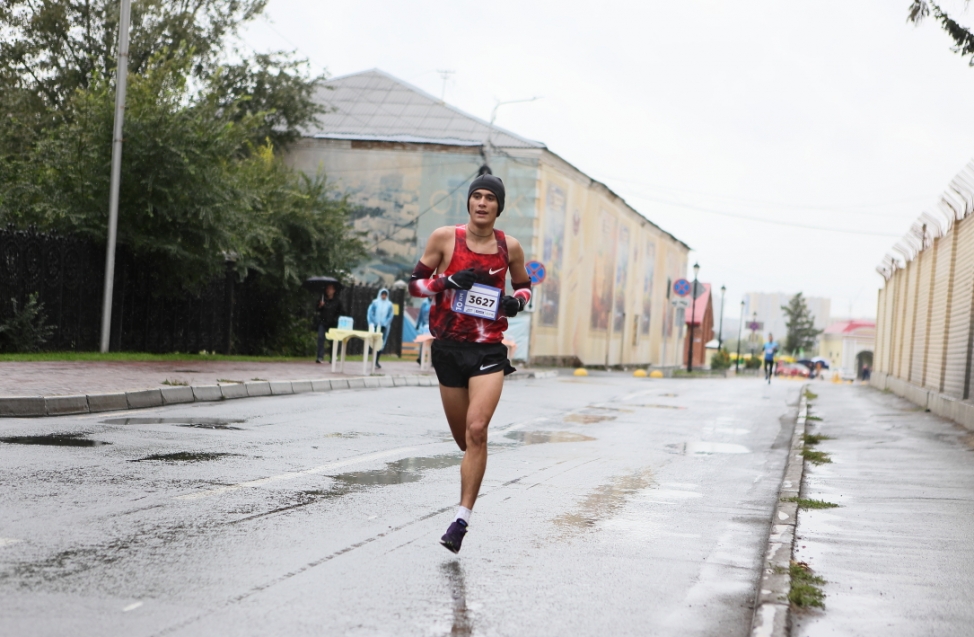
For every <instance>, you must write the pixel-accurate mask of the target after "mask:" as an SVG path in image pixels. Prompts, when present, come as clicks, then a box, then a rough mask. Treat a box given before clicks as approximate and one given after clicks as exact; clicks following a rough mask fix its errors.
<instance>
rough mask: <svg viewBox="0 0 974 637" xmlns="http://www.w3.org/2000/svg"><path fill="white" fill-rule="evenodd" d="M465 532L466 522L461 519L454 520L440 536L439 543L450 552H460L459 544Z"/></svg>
mask: <svg viewBox="0 0 974 637" xmlns="http://www.w3.org/2000/svg"><path fill="white" fill-rule="evenodd" d="M466 534H467V523H466V522H464V521H463V520H454V521H453V524H451V525H450V528H448V529H447V530H446V533H445V534H444V535H443V537H441V538H440V544H442V545H443V546H445V547H446V548H447V550H449V551H450V552H452V553H459V552H460V544H461V543H462V542H463V536H464V535H466Z"/></svg>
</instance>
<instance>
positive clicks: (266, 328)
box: [0, 227, 405, 356]
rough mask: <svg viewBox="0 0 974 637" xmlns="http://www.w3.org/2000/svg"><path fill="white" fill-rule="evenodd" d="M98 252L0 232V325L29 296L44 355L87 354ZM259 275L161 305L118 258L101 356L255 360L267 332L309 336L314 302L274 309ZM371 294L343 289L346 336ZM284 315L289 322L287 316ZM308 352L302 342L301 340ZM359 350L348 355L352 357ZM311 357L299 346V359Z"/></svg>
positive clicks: (135, 266) (140, 272) (95, 307)
mask: <svg viewBox="0 0 974 637" xmlns="http://www.w3.org/2000/svg"><path fill="white" fill-rule="evenodd" d="M103 273H104V248H103V247H101V246H98V245H96V244H94V243H92V242H89V241H85V240H81V239H77V238H73V237H64V236H59V235H56V234H49V233H41V232H37V231H34V230H26V231H22V230H16V229H14V228H12V227H8V228H6V229H0V322H2V321H4V320H6V319H8V318H10V317H11V316H13V314H14V312H15V307H16V308H18V309H22V308H23V307H24V305H25V304H26V303H27V300H28V299H29V297H30V295H31V294H34V293H36V294H37V298H38V300H39V301H40V302H41V303H42V304H43V306H44V314H45V315H46V323H47V324H48V325H50V326H52V327H53V328H54V332H53V335H52V337H51V338H50V339H49V340H48V342H47V343H46V344H45V345H44V347H43V348H44V349H46V350H59V351H65V350H75V351H92V350H97V349H98V345H99V340H100V329H101V298H102V284H103V277H104V274H103ZM261 283H262V282H261V278H260V275H259V274H258V273H256V272H251V273H248V276H247V277H245V279H244V280H243V282H240V281H238V280H237V276H236V273H235V272H233V271H231V270H229V269H228V271H227V273H226V274H225V275H224V276H222V277H218V278H216V279H214V280H213V281H211V282H210V283H209V285H207V286H205V287H204V288H203V290H202V291H200V292H199V293H198V294H184V295H182V296H180V297H177V298H161V297H160V296H158V295H157V294H156V293H155V291H154V286H153V284H152V277H151V273H150V272H148V271H147V270H146V269H145V268H143V267H141V266H140V264H139V263H138V261H137V260H136V259H134V258H132V257H131V255H129V254H127V253H126V252H125V250H124V249H121V250H120V251H119V254H118V259H117V266H116V273H115V294H114V295H113V303H112V334H111V340H110V344H111V349H112V350H113V351H140V352H157V353H165V352H199V351H201V350H206V351H210V352H219V353H239V354H258V353H261V352H262V347H263V345H264V343H265V337H266V335H267V334H269V333H273V332H274V331H275V329H276V327H277V326H276V325H275V323H276V322H280V321H293V319H294V318H297V319H299V321H298V323H299V324H304V325H307V327H308V329H309V331H310V328H312V327H313V317H314V305H315V300H316V299H315V298H314V297H313V296H312V295H310V294H309V295H308V296H307V303H306V304H304V305H301V306H300V307H297V308H290V307H284V308H282V307H281V303H282V300H284V299H285V297H284V296H283V294H282V293H281V291H280V290H279V289H276V287H275V286H269V285H261ZM378 291H379V288H378V287H367V286H350V287H347V288H345V289H344V290H342V292H341V298H342V302H343V303H344V305H345V309H346V313H347V314H348V315H349V316H352V317H353V318H354V319H355V326H356V327H357V328H359V329H366V325H367V321H366V313H367V311H368V306H369V303H371V302H372V300H373V299H374V298H375V297H376V294H377V293H378ZM404 296H405V293H404V290H401V289H398V290H397V289H393V290H391V291H390V300H391V301H392V302H393V303H394V304H396V305H397V306H398V307H399V308H400V311H399V312H398V313H397V315H396V317H395V319H394V320H393V324H392V330H391V333H390V335H389V340H388V343H387V346H386V350H385V351H386V352H387V353H390V354H396V355H399V354H401V351H402V321H403V315H402V311H401V310H402V307H403V301H404ZM292 311H293V312H294V313H295V314H297V315H298V316H297V317H294V316H291V315H290V314H288V313H289V312H292ZM308 340H309V342H310V341H311V339H308ZM361 348H362V345H361V343H360V342H353V343H352V344H350V347H349V353H350V354H355V353H361ZM313 353H314V352H313V349H311V348H310V346H309V351H308V355H309V356H310V355H312V354H313Z"/></svg>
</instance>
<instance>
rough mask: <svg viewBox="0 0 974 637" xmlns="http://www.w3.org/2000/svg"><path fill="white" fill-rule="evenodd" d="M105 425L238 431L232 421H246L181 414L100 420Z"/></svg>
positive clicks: (238, 428)
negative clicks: (170, 426) (175, 416)
mask: <svg viewBox="0 0 974 637" xmlns="http://www.w3.org/2000/svg"><path fill="white" fill-rule="evenodd" d="M101 422H102V423H103V424H106V425H176V426H177V427H193V428H196V429H223V430H231V429H232V430H234V431H240V430H241V429H240V427H234V426H233V423H241V422H246V421H245V420H242V419H232V418H198V417H194V416H183V417H182V418H109V419H107V420H102V421H101Z"/></svg>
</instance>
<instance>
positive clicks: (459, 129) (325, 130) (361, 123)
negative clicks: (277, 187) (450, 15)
mask: <svg viewBox="0 0 974 637" xmlns="http://www.w3.org/2000/svg"><path fill="white" fill-rule="evenodd" d="M316 99H317V100H318V101H320V102H322V103H324V104H326V105H328V106H329V107H331V109H332V110H331V112H328V113H325V114H324V115H322V116H320V117H319V121H318V123H317V124H316V125H314V126H313V127H312V128H310V129H308V130H307V131H305V134H306V135H308V136H309V137H318V138H324V139H354V140H368V141H388V142H403V143H410V142H411V143H420V144H447V145H451V146H481V145H484V144H486V143H487V141H488V138H489V139H490V142H491V144H492V145H493V146H495V147H497V148H545V145H544V144H542V143H541V142H536V141H532V140H529V139H525V138H523V137H520V136H519V135H515V134H514V133H512V132H510V131H507V130H504V129H503V128H500V127H498V126H493V127H491V125H490V124H489V123H487V122H485V121H484V120H482V119H479V118H477V117H474V116H473V115H469V114H467V113H464V112H463V111H461V110H460V109H458V108H455V107H453V106H450V105H449V104H446V103H445V102H443V101H442V100H439V99H437V98H435V97H433V96H432V95H430V94H429V93H426V92H425V91H422V90H420V89H418V88H416V87H415V86H412V85H411V84H407V83H406V82H403V81H402V80H400V79H398V78H395V77H393V76H391V75H389V74H387V73H384V72H382V71H380V70H379V69H371V70H368V71H362V72H360V73H353V74H351V75H345V76H342V77H337V78H335V79H332V80H328V81H327V82H325V83H324V88H321V89H319V91H318V93H317V95H316Z"/></svg>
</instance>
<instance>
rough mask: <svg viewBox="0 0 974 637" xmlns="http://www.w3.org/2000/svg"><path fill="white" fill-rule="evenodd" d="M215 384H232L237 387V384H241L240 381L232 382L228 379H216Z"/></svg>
mask: <svg viewBox="0 0 974 637" xmlns="http://www.w3.org/2000/svg"><path fill="white" fill-rule="evenodd" d="M216 382H218V383H230V384H233V385H239V384H241V383H243V381H242V380H232V379H230V378H217V379H216Z"/></svg>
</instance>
